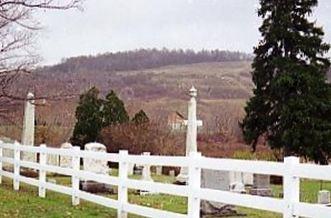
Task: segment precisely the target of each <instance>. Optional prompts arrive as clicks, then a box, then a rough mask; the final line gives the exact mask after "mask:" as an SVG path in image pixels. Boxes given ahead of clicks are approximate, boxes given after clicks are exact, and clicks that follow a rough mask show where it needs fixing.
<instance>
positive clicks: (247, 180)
mask: <svg viewBox="0 0 331 218" xmlns="http://www.w3.org/2000/svg"><path fill="white" fill-rule="evenodd" d="M243 177H244V178H243V180H244V185H246V186H253V184H254V177H253V173H243Z"/></svg>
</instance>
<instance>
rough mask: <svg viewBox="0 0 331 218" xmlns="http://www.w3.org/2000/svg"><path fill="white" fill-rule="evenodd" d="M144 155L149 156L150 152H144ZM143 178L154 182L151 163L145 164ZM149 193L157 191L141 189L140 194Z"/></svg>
mask: <svg viewBox="0 0 331 218" xmlns="http://www.w3.org/2000/svg"><path fill="white" fill-rule="evenodd" d="M143 155H145V156H149V155H150V152H144V153H143ZM141 180H143V181H147V182H153V179H152V177H151V166H150V165H148V164H145V165H144V167H143V172H142V177H141ZM147 194H155V193H154V192H150V191H146V190H140V195H147Z"/></svg>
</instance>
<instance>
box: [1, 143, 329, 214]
mask: <svg viewBox="0 0 331 218" xmlns="http://www.w3.org/2000/svg"><path fill="white" fill-rule="evenodd" d="M5 150H11V151H12V152H13V155H12V156H13V157H8V156H6V157H5V156H4V151H5ZM21 152H30V153H34V154H39V162H29V161H24V160H21V155H20V153H21ZM47 155H59V156H66V157H70V158H71V167H61V166H54V165H48V164H47V161H46V159H47ZM81 158H83V159H86V158H88V159H95V160H101V161H109V162H116V163H118V166H119V175H118V177H117V176H111V175H104V174H97V173H93V172H89V171H85V170H82V169H81V167H80V160H81ZM4 163H7V164H11V165H12V166H13V172H10V171H5V170H4V168H3V166H4V165H3V164H4ZM129 164H138V165H154V166H177V167H187V168H188V173H189V178H188V185H184V186H180V185H175V184H166V183H159V182H153V181H144V180H134V179H129V178H128V165H129ZM21 167H24V168H31V169H34V170H36V172H38V174H39V178H37V179H36V178H29V177H26V176H23V175H20V169H21ZM202 169H210V170H222V171H237V172H248V173H254V174H267V175H278V176H282V177H283V181H284V182H283V192H284V197H283V198H280V199H278V198H272V197H261V196H255V195H248V194H239V193H234V192H229V191H221V190H215V189H209V188H202V187H201V181H200V180H201V170H202ZM47 172H51V173H57V174H62V175H67V176H70V177H71V186H70V187H69V186H63V185H58V184H53V183H50V182H47V180H46V177H47ZM2 177H7V178H10V179H12V180H13V188H14V190H19V186H20V182H22V183H26V184H29V185H32V186H36V187H38V188H39V196H40V197H43V198H44V197H46V190H52V191H55V192H59V193H62V194H66V195H70V196H72V204H73V205H77V204H79V201H80V199H83V200H87V201H90V202H94V203H96V204H100V205H103V206H106V207H110V208H114V209H117V211H118V213H117V215H118V217H127V214H128V213H133V214H137V215H141V216H145V217H157V218H159V217H164V218H172V217H180V218H184V217H189V218H198V217H200V202H201V200H207V201H214V202H220V203H225V204H231V205H237V206H243V207H249V208H254V209H260V210H266V211H272V212H276V213H281V214H283V216H284V217H286V218H289V217H299V216H302V217H318V218H324V217H325V218H329V217H331V208H329V207H326V206H323V205H319V204H312V203H304V202H300V199H299V196H300V178H307V179H316V180H331V167H329V166H318V165H314V164H300V163H299V159H298V158H296V157H288V158H285V161H284V162H267V161H246V160H232V159H220V158H207V157H202V156H201V155H200V153H196V152H195V153H191V154H190V156H187V157H183V156H145V155H144V156H141V155H129V154H128V152H127V151H120V152H119V153H118V154H115V153H102V152H92V151H83V150H80V149H79V148H77V147H75V148H73V149H58V148H47V147H46V145H41V146H39V147H37V146H35V147H33V146H23V145H20V144H18V143H14V144H9V143H3V142H1V141H0V184H1V182H2ZM80 180H88V181H95V182H98V183H103V184H107V185H112V186H117V187H118V198H117V200H115V199H110V198H107V197H104V196H99V195H96V194H92V193H89V192H86V191H83V190H80V188H79V182H80ZM128 189H136V190H144V191H150V192H152V193H163V194H170V195H176V196H182V197H186V198H187V199H188V213H187V214H179V213H174V212H169V211H164V210H159V209H155V208H150V207H144V206H140V205H135V204H130V203H129V202H128Z"/></svg>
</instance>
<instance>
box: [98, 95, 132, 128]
mask: <svg viewBox="0 0 331 218" xmlns="http://www.w3.org/2000/svg"><path fill="white" fill-rule="evenodd" d="M103 119H104V120H103V126H104V127H107V126H111V125H114V124H121V123H126V122H129V119H130V118H129V115H128V113H127V112H126V110H125V107H124V103H123V101H122V100H121V99H119V98H118V97H117V95H116V93H115V92H114V91H113V90H111V91H110V93H109V94H108V95H107V96H106V99H105V101H104V107H103Z"/></svg>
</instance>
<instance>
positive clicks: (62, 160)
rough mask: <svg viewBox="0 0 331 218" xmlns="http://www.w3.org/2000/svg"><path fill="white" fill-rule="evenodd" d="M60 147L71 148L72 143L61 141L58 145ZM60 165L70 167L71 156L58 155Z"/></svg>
mask: <svg viewBox="0 0 331 218" xmlns="http://www.w3.org/2000/svg"><path fill="white" fill-rule="evenodd" d="M60 148H61V149H73V146H72V144H70V143H68V142H66V143H63V144H62V145H61V147H60ZM60 167H64V168H71V167H72V157H71V156H68V155H61V156H60Z"/></svg>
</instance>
